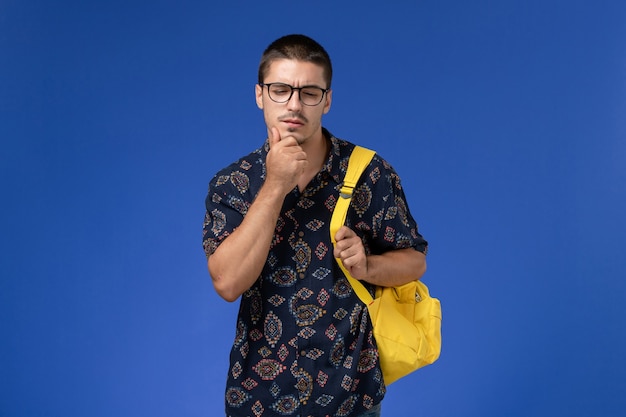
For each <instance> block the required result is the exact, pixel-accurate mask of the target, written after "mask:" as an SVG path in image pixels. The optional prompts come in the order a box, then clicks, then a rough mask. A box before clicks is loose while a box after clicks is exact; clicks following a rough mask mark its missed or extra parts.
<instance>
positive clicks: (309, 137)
mask: <svg viewBox="0 0 626 417" xmlns="http://www.w3.org/2000/svg"><path fill="white" fill-rule="evenodd" d="M263 82H264V83H267V84H269V83H285V84H289V85H291V86H293V87H304V86H316V87H321V88H324V89H325V88H327V85H326V82H325V81H324V69H323V68H322V67H321V66H319V65H317V64H313V63H311V62H304V61H297V60H292V59H280V60H276V61H274V62H272V64H271V65H270V66H269V69H268V71H267V74H266V75H265V79H264V80H263ZM331 101H332V91H328V92H327V93H326V94H325V95H324V98H323V99H322V102H321V103H320V104H318V105H317V106H306V105H304V104H302V103H301V102H300V95H299V94H298V91H294V92H293V95H292V96H291V98H290V99H289V101H287V102H286V103H276V102H274V101H272V100H271V99H270V98H269V96H268V93H267V87H261V86H260V85H257V86H256V103H257V106H259V108H260V109H261V110H263V116H264V118H265V124H266V125H267V129H268V131H269V130H270V129H271V128H272V127H276V128H277V129H278V131H279V132H280V137H281V138H285V137H287V136H293V137H294V138H295V139H296V140H297V141H298V143H300V144H301V145H303V144H305V143H307V142H311V141H313V140H314V139H316V138H319V139H321V138H322V115H324V114H326V113H328V111H329V110H330V103H331Z"/></svg>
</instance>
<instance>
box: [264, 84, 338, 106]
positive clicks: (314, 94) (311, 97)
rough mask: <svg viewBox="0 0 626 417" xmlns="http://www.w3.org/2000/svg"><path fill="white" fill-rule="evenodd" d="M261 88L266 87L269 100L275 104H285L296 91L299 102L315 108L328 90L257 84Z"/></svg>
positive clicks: (313, 87) (311, 87) (312, 87)
mask: <svg viewBox="0 0 626 417" xmlns="http://www.w3.org/2000/svg"><path fill="white" fill-rule="evenodd" d="M259 85H260V86H261V87H263V86H265V87H267V94H268V95H269V97H270V99H271V100H272V101H274V102H276V103H286V102H288V101H289V100H291V96H292V95H293V92H294V91H295V90H298V95H299V96H300V102H301V103H302V104H304V105H305V106H317V105H318V104H320V103H321V102H322V99H323V98H324V94H325V93H327V92H328V90H330V88H327V89H323V88H321V87H315V86H305V87H292V86H290V85H289V84H283V83H268V84H264V83H259Z"/></svg>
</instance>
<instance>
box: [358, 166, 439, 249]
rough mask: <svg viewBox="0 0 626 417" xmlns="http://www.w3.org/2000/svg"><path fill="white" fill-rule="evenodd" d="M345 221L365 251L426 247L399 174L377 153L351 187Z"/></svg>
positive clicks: (426, 244)
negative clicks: (354, 185) (350, 198)
mask: <svg viewBox="0 0 626 417" xmlns="http://www.w3.org/2000/svg"><path fill="white" fill-rule="evenodd" d="M347 225H348V226H349V227H351V228H352V229H353V230H355V231H356V232H357V233H358V234H359V235H360V236H361V238H362V239H363V243H364V246H365V250H366V252H367V253H368V254H381V253H384V252H387V251H390V250H395V249H406V248H410V247H412V248H414V249H415V250H417V251H420V252H422V253H424V254H425V253H426V252H427V250H428V242H427V241H426V240H425V239H424V238H423V237H422V235H421V234H420V233H419V231H418V226H417V223H416V222H415V220H414V218H413V216H412V215H411V212H410V210H409V206H408V204H407V201H406V197H405V195H404V190H403V189H402V185H401V182H400V177H399V176H398V174H397V173H396V171H395V170H394V169H393V167H392V166H391V165H389V164H388V163H387V162H386V161H385V160H384V159H382V158H381V157H380V156H378V155H376V156H375V157H374V159H373V160H372V162H371V163H370V166H369V167H368V169H367V170H366V171H365V172H364V173H363V175H362V176H361V178H360V179H359V183H358V184H357V186H356V188H355V193H354V195H353V197H352V203H351V206H350V211H349V212H348V218H347Z"/></svg>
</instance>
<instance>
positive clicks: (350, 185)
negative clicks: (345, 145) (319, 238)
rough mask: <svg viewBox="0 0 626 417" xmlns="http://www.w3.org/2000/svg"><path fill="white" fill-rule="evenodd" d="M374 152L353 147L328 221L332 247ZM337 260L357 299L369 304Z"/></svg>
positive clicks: (367, 296) (368, 296)
mask: <svg viewBox="0 0 626 417" xmlns="http://www.w3.org/2000/svg"><path fill="white" fill-rule="evenodd" d="M375 154H376V152H374V151H372V150H371V149H367V148H363V147H361V146H355V147H354V150H353V151H352V154H350V160H349V161H348V169H347V171H346V176H345V177H344V179H343V186H342V187H341V191H340V192H339V200H338V201H337V204H336V205H335V210H334V211H333V215H332V218H331V220H330V240H331V241H332V242H333V246H334V245H335V244H336V243H337V241H336V240H335V235H336V234H337V231H338V230H339V229H340V228H341V226H343V225H344V224H345V222H346V214H347V213H348V208H349V207H350V201H351V200H352V193H353V192H354V187H356V183H357V182H358V181H359V178H361V174H362V173H363V171H365V168H367V166H368V165H369V164H370V162H371V161H372V158H373V157H374V155H375ZM335 259H336V260H337V264H339V267H340V268H341V270H342V271H343V273H344V274H345V275H346V278H347V279H348V281H349V282H350V285H352V288H353V289H354V292H355V293H356V295H357V296H358V297H359V299H360V300H361V301H362V302H363V303H365V304H366V305H368V304H370V303H371V302H372V301H374V299H373V298H372V295H371V294H370V293H369V291H367V289H366V288H365V287H364V286H363V284H361V282H360V281H359V280H358V279H355V278H353V277H352V276H351V275H350V273H349V272H348V270H347V269H346V268H345V267H344V266H343V263H342V262H341V260H340V259H339V258H335Z"/></svg>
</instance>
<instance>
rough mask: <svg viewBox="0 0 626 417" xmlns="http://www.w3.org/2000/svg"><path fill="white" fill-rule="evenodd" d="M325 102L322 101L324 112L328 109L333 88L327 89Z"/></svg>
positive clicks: (331, 99)
mask: <svg viewBox="0 0 626 417" xmlns="http://www.w3.org/2000/svg"><path fill="white" fill-rule="evenodd" d="M325 99H326V102H325V103H324V114H326V113H328V112H329V111H330V104H331V103H332V101H333V90H328V92H327V93H326V98H325Z"/></svg>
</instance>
